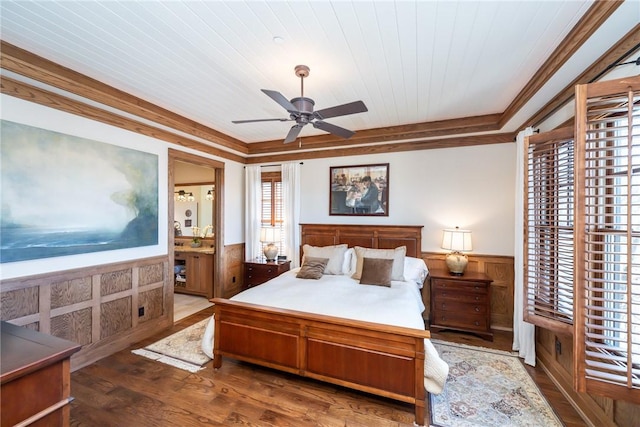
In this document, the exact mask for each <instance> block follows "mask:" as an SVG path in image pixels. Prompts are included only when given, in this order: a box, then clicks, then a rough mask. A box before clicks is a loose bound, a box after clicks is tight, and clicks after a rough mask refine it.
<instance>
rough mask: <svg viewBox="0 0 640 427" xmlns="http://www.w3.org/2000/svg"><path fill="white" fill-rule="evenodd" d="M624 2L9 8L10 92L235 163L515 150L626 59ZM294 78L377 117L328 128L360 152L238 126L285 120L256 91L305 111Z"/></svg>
mask: <svg viewBox="0 0 640 427" xmlns="http://www.w3.org/2000/svg"><path fill="white" fill-rule="evenodd" d="M629 3H630V2H626V3H622V2H617V1H611V2H593V1H571V2H567V1H545V2H540V1H530V2H522V1H505V2H501V1H495V2H494V1H488V2H487V1H420V0H413V1H409V0H405V1H396V2H394V1H355V0H354V1H342V0H341V1H279V2H262V1H251V2H245V1H189V2H160V1H148V2H133V1H93V2H84V1H68V2H24V1H11V0H5V1H2V2H1V3H0V16H1V23H2V42H3V44H2V49H1V52H0V54H1V66H2V91H3V92H4V93H8V94H11V95H13V96H19V97H23V98H28V99H31V100H34V101H36V102H40V103H42V104H44V105H50V106H55V107H56V108H63V109H68V110H70V111H76V112H77V110H78V107H77V105H76V103H77V102H79V101H78V100H77V97H76V99H75V100H72V99H70V98H71V97H70V96H69V95H70V94H74V95H79V96H80V97H81V98H83V99H85V100H87V101H86V102H85V104H86V105H87V104H88V105H91V106H92V107H93V108H95V109H96V111H92V110H90V109H87V111H88V112H82V113H83V114H86V115H87V116H88V117H92V118H98V119H99V120H103V121H106V122H108V123H111V124H114V125H117V126H121V127H124V128H127V129H131V130H134V129H137V131H142V132H143V133H146V134H149V135H152V136H155V137H158V138H160V139H164V140H167V141H170V142H174V143H177V144H182V145H186V146H190V147H194V148H198V149H201V150H202V151H205V152H208V153H211V154H215V155H219V156H222V157H225V158H230V159H232V160H237V161H247V162H258V161H260V160H263V159H264V158H265V156H270V157H271V158H273V156H274V154H275V153H280V154H279V156H280V158H281V159H286V158H301V157H304V156H307V157H320V156H323V155H326V153H327V151H326V150H328V149H331V151H332V155H335V154H336V151H335V149H336V147H342V148H341V150H342V151H339V153H342V154H344V155H346V154H349V153H353V152H385V151H399V150H410V149H424V148H433V147H441V146H447V144H450V138H451V137H452V136H456V141H457V142H456V144H458V145H473V144H481V143H493V142H506V141H510V140H513V136H514V135H515V133H516V132H517V131H518V130H520V129H521V128H522V127H523V126H525V125H528V124H536V120H541V119H542V118H544V116H545V115H547V114H549V113H550V112H551V111H553V110H554V109H555V108H558V107H559V106H560V105H562V104H563V103H565V102H566V101H567V94H568V93H567V91H569V90H570V88H571V87H572V84H575V80H576V79H578V78H580V79H588V78H592V77H593V76H594V75H595V74H596V73H598V72H599V71H601V70H602V69H603V68H604V67H606V66H608V65H609V64H610V63H611V62H612V61H614V60H618V59H619V58H620V56H621V55H623V54H629V50H630V49H631V47H633V46H634V44H637V43H638V42H639V41H638V26H637V22H638V18H639V16H638V14H639V13H640V12H638V11H637V10H635V9H634V7H633V5H631V6H630V5H629ZM631 3H633V2H631ZM634 14H635V15H634ZM595 42H598V43H599V44H598V45H597V46H598V48H597V49H594V48H593V47H592V45H591V44H592V43H595ZM603 52H604V53H605V54H604V55H603ZM297 64H306V65H308V66H309V67H310V68H311V73H310V75H309V77H308V78H307V79H305V82H304V95H305V96H307V97H310V98H312V99H313V100H314V101H315V103H316V110H317V109H322V108H327V107H331V106H334V105H339V104H343V103H347V102H351V101H355V100H362V101H363V102H364V103H365V104H366V105H367V107H368V111H367V112H365V113H359V114H354V115H349V116H342V117H335V118H331V119H328V120H327V121H328V122H330V123H333V124H335V125H338V126H341V127H345V128H348V129H351V130H354V131H356V134H355V135H354V136H353V137H352V138H351V139H349V140H343V139H341V138H338V137H335V136H334V135H331V134H327V133H326V132H323V131H321V130H319V129H314V127H313V126H306V127H304V129H303V130H302V132H301V133H300V139H299V141H296V142H295V143H293V144H287V145H284V144H283V143H282V140H283V139H284V137H285V135H286V134H287V132H288V130H289V128H290V127H291V125H292V124H293V123H292V122H284V123H283V122H278V121H269V122H259V123H250V124H233V123H232V120H244V119H266V118H287V116H288V113H287V112H286V111H285V110H284V109H283V108H282V107H281V106H280V105H278V104H277V103H276V102H274V101H273V100H272V99H270V98H269V97H267V96H266V95H265V94H263V93H262V92H261V91H260V89H271V90H275V91H278V92H280V93H282V94H283V95H284V96H285V97H286V98H288V99H290V98H293V97H296V96H300V91H301V85H300V80H299V79H298V78H297V77H296V76H295V75H294V67H295V66H296V65H297ZM585 68H587V69H588V71H587V72H585V73H584V74H583V75H581V73H583V71H584V70H585ZM556 95H557V96H556ZM54 100H55V101H54ZM107 106H108V107H111V108H107ZM113 108H115V109H117V110H120V111H122V112H124V113H127V115H128V116H127V117H124V115H122V114H115V113H113ZM114 114H115V117H114ZM132 116H133V118H132ZM488 135H493V137H489V136H488ZM448 140H449V142H448ZM363 146H366V148H365V149H363V148H362V147H363ZM309 150H311V151H313V150H320V151H318V152H315V154H311V153H307V154H305V155H303V153H304V152H306V151H309ZM322 150H325V152H324V154H323V153H322ZM363 150H364V151H363Z"/></svg>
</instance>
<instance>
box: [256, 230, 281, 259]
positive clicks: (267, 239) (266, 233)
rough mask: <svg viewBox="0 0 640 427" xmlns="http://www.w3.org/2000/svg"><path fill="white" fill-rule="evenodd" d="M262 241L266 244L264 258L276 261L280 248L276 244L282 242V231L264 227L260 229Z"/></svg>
mask: <svg viewBox="0 0 640 427" xmlns="http://www.w3.org/2000/svg"><path fill="white" fill-rule="evenodd" d="M260 241H261V242H262V243H266V245H265V247H264V256H265V258H266V259H267V261H275V260H276V257H277V256H278V247H277V246H276V245H275V242H279V241H280V229H279V228H275V227H262V228H261V229H260Z"/></svg>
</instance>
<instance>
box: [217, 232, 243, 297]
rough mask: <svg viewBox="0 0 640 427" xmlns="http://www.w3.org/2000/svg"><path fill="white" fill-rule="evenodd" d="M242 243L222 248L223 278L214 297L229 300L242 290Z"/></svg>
mask: <svg viewBox="0 0 640 427" xmlns="http://www.w3.org/2000/svg"><path fill="white" fill-rule="evenodd" d="M243 260H244V243H238V244H235V245H227V246H225V247H224V277H223V280H222V286H220V287H217V286H216V292H215V296H216V297H220V298H231V297H232V296H234V295H235V294H237V293H238V292H240V291H241V290H242V288H243V283H244V269H243V264H242V261H243Z"/></svg>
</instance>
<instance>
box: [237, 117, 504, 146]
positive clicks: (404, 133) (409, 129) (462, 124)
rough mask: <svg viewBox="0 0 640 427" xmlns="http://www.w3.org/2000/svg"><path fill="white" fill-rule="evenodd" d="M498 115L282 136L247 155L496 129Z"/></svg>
mask: <svg viewBox="0 0 640 427" xmlns="http://www.w3.org/2000/svg"><path fill="white" fill-rule="evenodd" d="M499 119H500V114H488V115H484V116H474V117H462V118H457V119H451V120H439V121H434V122H424V123H413V124H406V125H398V126H389V127H384V128H377V129H365V130H360V131H358V132H356V134H355V135H353V136H352V137H351V138H349V139H343V138H340V137H336V136H334V135H331V134H327V135H316V136H309V137H304V138H300V144H297V143H292V144H286V145H285V144H284V143H283V140H282V139H278V140H272V141H264V142H256V143H252V144H249V155H254V154H266V153H271V152H274V151H294V150H298V149H299V148H298V145H302V146H304V147H305V148H307V149H309V148H314V149H320V148H328V147H335V146H349V145H361V144H369V143H377V142H396V141H402V140H406V139H416V138H433V137H437V136H446V135H452V134H465V133H476V132H491V131H495V130H499V128H498V120H499Z"/></svg>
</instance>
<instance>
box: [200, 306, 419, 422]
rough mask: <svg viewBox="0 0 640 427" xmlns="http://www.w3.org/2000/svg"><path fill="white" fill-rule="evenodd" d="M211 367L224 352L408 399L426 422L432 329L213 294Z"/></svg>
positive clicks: (220, 358) (353, 386) (246, 359)
mask: <svg viewBox="0 0 640 427" xmlns="http://www.w3.org/2000/svg"><path fill="white" fill-rule="evenodd" d="M212 301H213V302H214V304H215V305H214V313H215V333H214V344H213V353H214V368H219V367H220V366H221V364H222V356H228V357H231V358H234V359H238V360H243V361H246V362H251V363H255V364H258V365H262V366H267V367H270V368H274V369H278V370H281V371H286V372H291V373H294V374H298V375H301V376H304V377H309V378H315V379H318V380H322V381H326V382H330V383H333V384H338V385H341V386H345V387H349V388H352V389H356V390H360V391H364V392H368V393H372V394H376V395H379V396H384V397H388V398H391V399H395V400H399V401H402V402H408V403H411V404H413V405H414V406H415V417H416V420H415V421H416V423H417V424H418V425H423V424H424V417H425V389H424V359H425V355H424V339H425V338H429V337H430V335H429V332H428V331H424V330H418V329H409V328H401V327H396V326H387V325H381V324H377V323H369V322H361V321H356V320H349V319H342V318H336V317H331V316H323V315H316V314H310V313H303V312H298V311H293V310H284V309H277V308H272V307H265V306H260V305H254V304H248V303H241V302H235V301H230V300H226V299H221V298H215V299H213V300H212Z"/></svg>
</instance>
